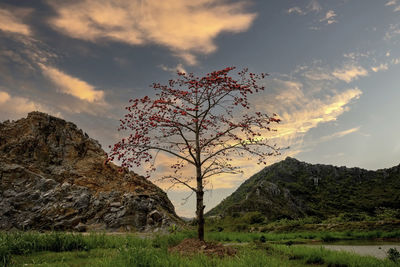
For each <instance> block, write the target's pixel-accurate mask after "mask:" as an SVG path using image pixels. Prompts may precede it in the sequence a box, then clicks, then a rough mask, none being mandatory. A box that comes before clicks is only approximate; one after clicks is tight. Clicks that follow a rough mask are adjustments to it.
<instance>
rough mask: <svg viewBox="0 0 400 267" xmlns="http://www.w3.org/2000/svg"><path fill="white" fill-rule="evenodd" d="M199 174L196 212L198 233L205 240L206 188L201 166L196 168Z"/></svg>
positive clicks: (200, 238)
mask: <svg viewBox="0 0 400 267" xmlns="http://www.w3.org/2000/svg"><path fill="white" fill-rule="evenodd" d="M196 174H197V192H196V214H197V223H198V228H197V235H198V238H199V240H201V241H204V208H205V206H204V202H203V198H204V190H203V181H202V179H201V168H200V167H197V168H196Z"/></svg>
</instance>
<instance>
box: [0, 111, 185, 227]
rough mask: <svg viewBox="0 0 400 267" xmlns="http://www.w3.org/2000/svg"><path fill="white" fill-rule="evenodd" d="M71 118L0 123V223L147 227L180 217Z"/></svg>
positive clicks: (154, 188) (39, 117)
mask: <svg viewBox="0 0 400 267" xmlns="http://www.w3.org/2000/svg"><path fill="white" fill-rule="evenodd" d="M105 159H106V157H105V152H104V150H103V149H102V148H101V146H100V144H99V143H98V142H97V141H96V140H93V139H91V138H90V137H89V136H88V135H87V134H86V133H84V132H83V131H82V130H80V129H78V128H77V127H76V125H74V124H73V123H71V122H66V121H64V120H62V119H59V118H55V117H52V116H49V115H47V114H44V113H40V112H32V113H29V114H28V117H27V118H23V119H20V120H17V121H13V122H9V121H5V122H3V123H0V229H12V228H17V229H25V230H27V229H36V230H51V229H54V230H78V231H85V230H139V231H143V230H154V229H156V228H160V227H165V226H168V225H170V224H172V223H177V222H181V220H180V219H179V218H178V217H177V216H176V214H175V211H174V206H173V205H172V203H171V202H170V200H169V199H168V197H167V195H166V194H165V193H164V192H163V191H162V190H161V189H159V188H158V187H157V186H155V185H154V184H152V183H151V182H149V181H147V180H146V179H145V178H143V177H140V176H138V175H137V174H135V173H133V172H128V171H126V170H122V169H121V168H120V167H118V166H116V165H114V164H112V163H110V164H107V165H105V164H104V161H105Z"/></svg>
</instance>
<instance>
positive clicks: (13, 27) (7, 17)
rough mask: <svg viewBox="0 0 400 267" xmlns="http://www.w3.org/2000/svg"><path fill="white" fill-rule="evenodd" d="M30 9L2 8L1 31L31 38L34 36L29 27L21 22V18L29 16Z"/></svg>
mask: <svg viewBox="0 0 400 267" xmlns="http://www.w3.org/2000/svg"><path fill="white" fill-rule="evenodd" d="M29 13H30V10H28V9H15V10H13V12H11V11H10V10H6V9H2V8H0V30H1V31H4V32H11V33H17V34H22V35H26V36H30V35H31V34H32V32H31V29H30V27H29V26H28V25H26V24H24V23H23V22H22V21H21V17H24V16H25V15H27V14H29Z"/></svg>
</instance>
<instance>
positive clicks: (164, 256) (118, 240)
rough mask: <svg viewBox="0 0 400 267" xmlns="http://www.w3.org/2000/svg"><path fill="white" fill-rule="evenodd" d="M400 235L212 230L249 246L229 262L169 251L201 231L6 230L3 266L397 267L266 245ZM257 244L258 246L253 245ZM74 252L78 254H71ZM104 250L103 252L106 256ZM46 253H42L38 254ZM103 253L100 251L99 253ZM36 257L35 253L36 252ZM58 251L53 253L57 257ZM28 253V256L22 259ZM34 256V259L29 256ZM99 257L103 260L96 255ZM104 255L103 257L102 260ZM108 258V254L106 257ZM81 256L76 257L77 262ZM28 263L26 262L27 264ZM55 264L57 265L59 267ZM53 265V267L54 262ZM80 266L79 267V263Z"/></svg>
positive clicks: (0, 248)
mask: <svg viewBox="0 0 400 267" xmlns="http://www.w3.org/2000/svg"><path fill="white" fill-rule="evenodd" d="M399 234H400V231H393V232H388V233H386V232H380V231H373V232H365V233H358V232H342V233H335V232H332V233H328V232H325V233H315V232H303V233H286V234H283V233H279V234H276V233H226V232H209V233H206V239H208V240H216V241H223V242H229V243H232V242H233V243H240V242H249V244H248V245H247V246H245V247H240V248H239V252H238V254H237V255H236V256H234V257H226V258H223V259H219V258H210V257H207V256H204V255H201V254H199V255H194V256H191V257H182V256H180V255H178V254H176V253H175V254H174V253H172V254H171V253H169V252H168V247H170V246H173V245H176V244H178V243H179V242H180V241H182V240H183V239H184V238H188V237H189V238H190V237H195V232H194V231H192V232H190V231H189V232H178V233H175V234H170V235H158V236H154V237H153V238H147V239H142V238H139V237H137V236H135V235H133V234H127V235H106V234H89V235H82V234H71V233H60V232H52V233H36V232H23V233H21V232H15V233H1V232H0V266H7V265H10V262H11V263H13V259H20V260H19V261H20V262H22V263H23V260H29V259H35V260H34V262H38V261H39V262H40V261H41V262H43V258H44V257H45V256H44V254H43V253H44V252H46V251H47V254H46V257H48V259H52V260H53V261H54V263H55V264H54V265H57V263H60V262H58V260H59V259H58V258H60V257H61V255H66V258H68V259H69V260H70V261H71V263H73V262H74V260H75V261H79V260H82V259H81V258H79V259H78V258H77V257H89V259H87V260H88V261H90V259H93V261H94V262H96V266H104V267H107V266H112V267H118V266H155V267H157V266H246V267H251V266H304V265H308V264H310V265H315V264H323V265H325V266H342V267H345V266H347V267H350V266H389V267H391V266H396V265H394V263H393V262H390V261H388V260H385V261H382V260H378V259H375V258H373V257H363V256H358V255H354V254H350V253H345V252H337V251H329V250H325V249H319V248H307V247H301V246H285V245H272V244H271V242H269V244H264V243H261V242H259V241H257V240H260V237H262V236H264V238H265V240H266V241H275V242H282V243H284V242H288V243H289V242H291V241H296V240H297V241H302V240H306V239H319V240H323V239H329V240H332V239H370V238H379V237H399ZM252 241H257V242H252ZM71 251H72V252H71ZM101 251H103V252H104V253H103V252H101ZM36 252H40V253H36ZM97 252H98V253H97ZM32 253H33V254H32ZM52 253H53V254H52ZM17 255H25V256H17ZM29 255H31V256H29ZM96 255H97V256H96ZM98 255H100V256H98ZM102 255H103V256H102ZM74 257H75V258H74ZM25 262H26V261H25ZM54 265H53V266H54ZM48 266H52V265H51V264H50V265H48ZM77 266H78V265H77Z"/></svg>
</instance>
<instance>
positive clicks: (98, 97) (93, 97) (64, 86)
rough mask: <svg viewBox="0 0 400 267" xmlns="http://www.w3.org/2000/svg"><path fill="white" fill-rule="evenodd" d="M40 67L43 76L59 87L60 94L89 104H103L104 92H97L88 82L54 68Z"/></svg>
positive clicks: (41, 65) (42, 65)
mask: <svg viewBox="0 0 400 267" xmlns="http://www.w3.org/2000/svg"><path fill="white" fill-rule="evenodd" d="M39 66H40V67H41V69H42V71H43V74H44V75H45V76H46V77H47V78H49V79H50V80H51V81H52V82H53V83H54V84H55V85H57V86H58V90H59V91H60V92H62V93H64V94H68V95H72V96H74V97H76V98H79V99H81V100H85V101H88V102H102V101H103V100H104V92H103V91H99V90H96V89H95V87H94V86H92V85H90V84H88V83H87V82H85V81H82V80H80V79H78V78H76V77H73V76H70V75H68V74H66V73H64V72H62V71H60V70H58V69H56V68H54V67H50V66H46V65H44V64H39Z"/></svg>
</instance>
